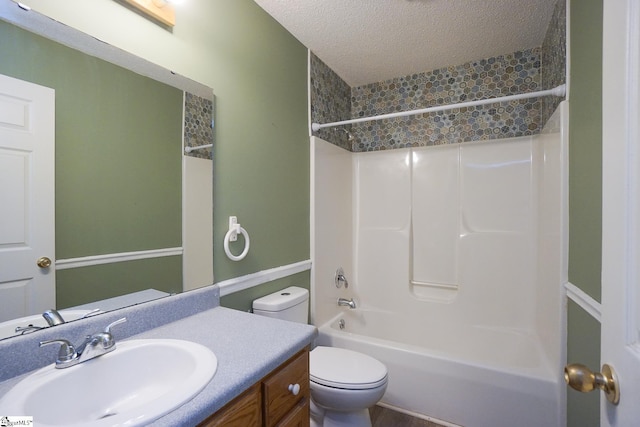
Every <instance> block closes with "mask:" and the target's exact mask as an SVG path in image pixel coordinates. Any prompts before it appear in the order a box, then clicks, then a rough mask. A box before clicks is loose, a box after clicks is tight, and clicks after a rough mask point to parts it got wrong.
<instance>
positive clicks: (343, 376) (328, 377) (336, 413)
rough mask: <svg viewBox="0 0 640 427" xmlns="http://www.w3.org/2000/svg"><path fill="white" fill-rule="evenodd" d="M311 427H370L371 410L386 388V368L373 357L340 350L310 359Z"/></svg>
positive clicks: (329, 349) (314, 353)
mask: <svg viewBox="0 0 640 427" xmlns="http://www.w3.org/2000/svg"><path fill="white" fill-rule="evenodd" d="M309 372H310V385H311V402H312V403H313V404H312V406H311V425H312V426H314V427H320V426H322V427H329V426H331V427H338V426H354V427H371V419H370V418H369V410H368V408H369V407H371V406H373V405H375V404H376V402H378V401H379V400H380V399H381V398H382V396H383V395H384V392H385V390H386V388H387V368H386V367H385V366H384V365H383V364H382V363H380V362H379V361H378V360H376V359H374V358H373V357H370V356H367V355H365V354H362V353H358V352H355V351H352V350H347V349H343V348H337V347H316V348H314V349H313V350H312V351H311V353H310V355H309Z"/></svg>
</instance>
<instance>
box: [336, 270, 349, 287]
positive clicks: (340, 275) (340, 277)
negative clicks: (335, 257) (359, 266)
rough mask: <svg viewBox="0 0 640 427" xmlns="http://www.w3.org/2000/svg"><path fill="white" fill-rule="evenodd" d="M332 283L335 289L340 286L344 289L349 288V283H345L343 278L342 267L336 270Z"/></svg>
mask: <svg viewBox="0 0 640 427" xmlns="http://www.w3.org/2000/svg"><path fill="white" fill-rule="evenodd" d="M333 281H334V283H335V284H336V288H341V287H342V285H344V288H345V289H347V288H348V287H349V282H348V281H347V278H346V277H345V276H344V270H343V269H342V267H338V269H337V270H336V275H335V277H334V279H333Z"/></svg>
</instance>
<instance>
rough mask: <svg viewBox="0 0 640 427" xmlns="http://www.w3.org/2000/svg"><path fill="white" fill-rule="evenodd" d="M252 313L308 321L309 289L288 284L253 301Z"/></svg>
mask: <svg viewBox="0 0 640 427" xmlns="http://www.w3.org/2000/svg"><path fill="white" fill-rule="evenodd" d="M253 313H254V314H258V315H260V316H267V317H273V318H276V319H282V320H289V321H291V322H299V323H308V321H309V291H307V290H306V289H303V288H299V287H297V286H290V287H288V288H285V289H282V290H281V291H278V292H274V293H272V294H269V295H265V296H263V297H262V298H258V299H256V300H254V301H253Z"/></svg>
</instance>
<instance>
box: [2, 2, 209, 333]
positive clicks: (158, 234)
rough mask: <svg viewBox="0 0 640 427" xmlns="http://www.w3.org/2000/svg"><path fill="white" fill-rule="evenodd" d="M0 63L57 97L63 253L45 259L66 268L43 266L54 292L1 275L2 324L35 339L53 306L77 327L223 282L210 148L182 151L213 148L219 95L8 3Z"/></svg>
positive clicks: (59, 249)
mask: <svg viewBox="0 0 640 427" xmlns="http://www.w3.org/2000/svg"><path fill="white" fill-rule="evenodd" d="M9 8H12V9H9ZM16 24H17V25H16ZM20 27H22V28H20ZM47 27H49V28H50V29H49V30H47ZM51 28H52V29H51ZM36 30H37V31H38V32H43V33H44V34H45V35H46V34H47V31H50V32H51V34H54V35H55V38H56V39H57V40H58V41H59V40H60V39H64V40H65V41H64V43H65V44H71V45H75V48H71V47H68V46H66V45H63V44H61V43H58V42H57V41H53V40H50V39H49V38H47V37H43V36H41V35H37V34H34V32H33V31H36ZM67 33H69V34H68V35H65V34H67ZM41 34H42V33H41ZM65 37H66V39H65ZM78 49H81V50H83V51H87V50H88V51H89V52H90V53H91V54H87V53H84V52H81V51H80V50H78ZM0 57H2V58H3V60H2V61H0V74H2V75H6V76H10V77H13V78H16V79H20V80H23V81H27V82H30V83H35V84H37V85H40V86H45V87H48V88H52V89H54V90H55V159H51V161H52V162H55V230H49V232H50V233H51V237H53V235H55V254H54V253H53V248H52V249H51V253H47V254H41V253H38V254H36V255H37V257H40V256H43V255H47V256H49V257H53V256H54V255H55V262H54V263H53V265H52V266H51V267H47V268H40V269H39V270H38V269H37V267H36V263H35V260H34V263H33V264H34V266H33V268H34V271H35V272H34V273H33V276H34V277H35V278H42V277H44V278H45V279H46V278H48V279H50V280H52V279H53V278H55V285H54V286H55V293H51V294H52V297H51V298H49V299H48V300H47V298H42V297H40V296H37V295H35V294H34V293H37V292H38V289H37V287H35V286H32V287H31V288H33V289H30V288H29V286H24V289H22V288H20V286H17V285H15V284H16V283H20V284H22V283H26V282H28V280H25V279H24V278H22V277H14V278H5V277H0V322H5V323H2V324H0V327H2V328H4V326H6V327H8V328H9V330H11V329H13V331H14V332H15V328H25V327H26V328H29V325H32V327H31V329H30V330H27V331H26V332H31V331H32V330H37V329H38V328H40V327H45V326H47V323H46V322H45V323H44V324H43V323H42V322H43V321H44V318H42V316H41V314H42V313H43V312H44V311H45V310H48V309H57V310H59V311H60V312H61V314H62V316H63V317H64V319H65V321H69V320H72V319H74V318H81V317H82V316H84V315H86V313H87V312H89V311H91V310H96V309H98V310H101V311H108V310H110V309H115V308H120V307H122V306H127V305H132V304H136V303H139V302H143V301H146V300H149V299H154V298H157V297H159V296H163V295H170V294H173V293H176V292H181V291H183V290H188V289H192V288H195V287H200V286H204V285H208V284H211V283H213V271H212V265H213V259H212V257H213V254H212V246H213V245H212V234H213V230H212V225H211V223H212V221H211V218H212V194H211V193H212V170H211V169H212V165H211V160H210V158H211V157H210V156H211V150H210V149H205V150H196V151H193V152H191V153H190V154H188V155H185V154H184V149H183V147H186V146H200V145H206V144H211V143H212V140H213V131H212V129H211V123H212V119H213V92H212V90H211V89H209V88H206V87H205V86H203V85H200V84H198V83H196V82H193V81H191V80H188V79H186V78H184V77H181V76H177V75H175V74H173V73H171V72H170V71H168V70H165V69H162V68H161V67H157V66H154V65H153V64H149V63H148V62H146V61H144V60H141V59H140V58H135V57H133V56H131V55H129V54H127V53H125V52H122V51H119V50H118V49H115V48H113V47H111V46H108V45H105V44H104V43H102V42H99V41H97V40H95V39H93V38H92V37H89V36H87V35H84V34H82V33H79V32H78V31H76V30H73V29H71V28H69V27H66V26H64V25H62V24H58V23H57V22H55V21H52V20H50V19H48V18H46V17H43V16H42V15H39V14H37V13H36V12H28V11H24V10H21V9H19V8H18V7H17V6H16V4H15V3H13V2H10V1H4V0H2V3H1V4H0ZM101 57H102V58H105V57H106V58H108V59H109V61H106V60H103V59H100V58H101ZM113 62H115V63H116V64H119V65H115V64H114V63H113ZM128 68H133V69H134V70H135V71H132V70H130V69H128ZM143 74H144V75H143ZM148 75H151V76H153V77H154V78H150V77H146V76H148ZM158 80H161V81H158ZM1 95H2V94H0V96H1ZM0 160H2V159H1V156H0ZM36 172H37V171H36ZM194 180H202V182H197V184H198V185H196V186H195V190H194V189H193V186H191V187H190V190H189V191H186V190H184V187H185V183H186V182H193V181H194ZM1 185H8V183H6V182H3V183H2V184H1ZM9 185H10V184H9ZM2 191H3V190H2V189H0V195H2V194H3V193H2ZM12 191H13V189H12ZM5 193H6V192H5ZM27 212H28V210H27ZM194 212H197V213H195V214H194ZM194 215H195V216H196V218H197V216H198V215H200V219H197V220H201V218H208V221H205V222H204V223H197V224H191V225H190V224H188V223H187V219H188V218H193V217H194ZM0 231H1V230H0ZM187 236H189V237H188V238H187ZM5 240H6V239H3V237H2V236H1V233H0V257H4V256H5V254H4V253H3V252H1V250H2V249H3V245H4V246H8V244H7V242H6V241H5ZM186 242H189V245H187V244H186ZM7 283H9V284H11V283H13V285H11V286H6V284H7ZM3 287H4V289H3ZM9 288H11V289H9ZM16 289H18V291H17V292H16ZM53 295H55V298H54V297H53ZM72 308H73V309H74V310H69V309H72ZM65 309H66V310H67V311H65ZM80 309H81V310H80ZM3 313H4V314H3ZM65 313H66V316H65ZM26 316H30V317H28V318H25V319H22V320H23V321H22V320H21V321H20V322H19V324H15V322H13V321H12V319H14V318H15V317H26ZM33 316H35V317H33ZM3 325H4V326H3ZM0 329H1V328H0ZM4 329H6V328H4ZM24 331H25V330H24V329H18V333H23V332H24ZM8 334H10V332H9V333H8ZM2 337H4V335H2V334H0V339H1V338H2Z"/></svg>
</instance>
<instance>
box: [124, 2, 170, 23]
mask: <svg viewBox="0 0 640 427" xmlns="http://www.w3.org/2000/svg"><path fill="white" fill-rule="evenodd" d="M124 1H125V3H127V4H129V5H131V6H133V7H134V8H135V9H137V10H139V11H140V12H142V13H144V14H145V15H147V16H150V17H151V18H153V19H154V20H155V21H158V22H160V23H161V24H163V25H166V26H168V27H174V26H175V25H176V14H175V11H174V9H173V4H172V3H179V2H180V1H181V0H124Z"/></svg>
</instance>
